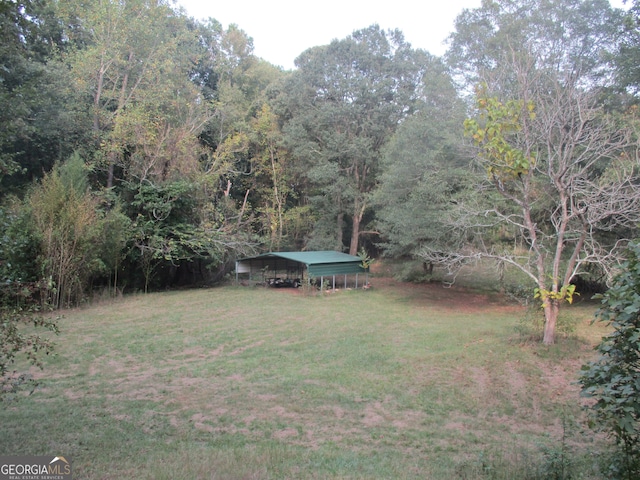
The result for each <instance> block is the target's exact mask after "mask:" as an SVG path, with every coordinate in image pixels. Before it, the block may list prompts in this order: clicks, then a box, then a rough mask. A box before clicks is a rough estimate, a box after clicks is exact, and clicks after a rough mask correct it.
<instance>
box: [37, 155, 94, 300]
mask: <svg viewBox="0 0 640 480" xmlns="http://www.w3.org/2000/svg"><path fill="white" fill-rule="evenodd" d="M86 176H87V172H86V170H85V167H84V162H83V161H82V159H81V158H80V157H79V156H76V155H74V156H72V157H71V159H70V160H69V161H68V162H66V163H64V164H61V165H57V166H56V168H55V169H54V170H53V171H52V172H51V173H49V174H47V175H46V176H45V177H44V178H43V180H42V182H41V183H40V184H39V185H36V186H35V187H34V188H33V189H32V191H31V192H30V195H29V197H28V199H27V208H28V209H29V214H30V217H31V222H32V225H31V228H32V231H33V232H34V234H35V235H36V238H37V240H38V242H39V251H40V256H39V257H38V262H39V266H40V269H41V273H40V275H41V278H44V279H46V280H47V282H49V284H50V285H51V288H50V289H49V292H48V296H49V298H48V303H50V304H51V305H52V306H53V307H54V308H58V307H61V306H64V305H72V304H76V303H78V302H79V301H80V300H81V299H82V297H83V294H84V292H85V289H86V287H87V284H88V280H89V279H90V278H91V276H92V275H93V274H94V273H96V272H97V271H99V270H100V267H101V264H100V262H99V261H98V259H99V257H100V245H101V238H102V236H103V230H102V227H103V225H102V217H101V215H100V214H99V212H98V209H97V207H98V201H97V198H96V197H95V196H94V195H92V194H91V192H90V191H89V190H87V184H88V182H87V180H86Z"/></svg>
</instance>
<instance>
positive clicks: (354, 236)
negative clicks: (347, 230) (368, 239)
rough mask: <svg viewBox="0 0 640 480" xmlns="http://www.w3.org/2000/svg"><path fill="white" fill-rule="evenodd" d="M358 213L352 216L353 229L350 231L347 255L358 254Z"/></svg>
mask: <svg viewBox="0 0 640 480" xmlns="http://www.w3.org/2000/svg"><path fill="white" fill-rule="evenodd" d="M360 220H361V218H360V215H354V216H353V231H352V232H351V244H350V245H349V255H357V254H358V243H359V237H360Z"/></svg>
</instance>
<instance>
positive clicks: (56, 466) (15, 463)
mask: <svg viewBox="0 0 640 480" xmlns="http://www.w3.org/2000/svg"><path fill="white" fill-rule="evenodd" d="M0 480H72V469H71V462H70V461H69V460H67V459H66V458H64V457H61V456H57V457H46V456H32V455H31V456H29V455H26V456H15V457H9V456H0Z"/></svg>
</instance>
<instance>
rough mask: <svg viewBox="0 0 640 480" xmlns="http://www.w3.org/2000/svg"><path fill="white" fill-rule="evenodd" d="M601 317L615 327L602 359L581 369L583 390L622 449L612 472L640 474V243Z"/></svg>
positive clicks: (604, 300) (596, 419)
mask: <svg viewBox="0 0 640 480" xmlns="http://www.w3.org/2000/svg"><path fill="white" fill-rule="evenodd" d="M598 319H599V320H600V321H601V322H606V323H607V324H608V325H609V326H611V327H612V328H613V331H612V332H611V333H610V334H609V335H608V336H606V337H604V338H603V339H602V341H601V343H600V344H599V345H598V346H597V347H596V350H597V351H598V353H599V354H600V357H599V358H598V359H597V360H596V361H594V362H590V363H589V364H587V365H585V366H583V367H582V373H581V376H580V383H581V384H582V394H583V395H584V396H586V397H590V398H592V399H593V400H594V401H595V402H594V403H593V404H592V405H591V407H590V411H591V413H592V419H593V421H594V425H595V426H598V427H599V428H601V429H602V430H604V431H605V432H606V433H608V434H609V435H611V436H613V437H614V438H615V440H616V442H617V445H618V446H619V447H620V450H621V454H622V461H621V464H619V465H614V466H612V469H611V471H612V472H613V471H616V472H618V474H619V475H620V478H639V476H640V350H639V348H640V244H633V245H631V246H630V247H629V253H628V260H627V261H626V262H625V263H624V264H623V265H622V273H621V274H620V275H618V277H617V278H616V279H615V282H614V285H613V286H612V287H611V288H610V289H609V291H608V292H606V293H605V294H604V295H603V296H602V306H601V308H600V309H599V310H598V312H597V313H596V318H595V320H594V321H596V320H598Z"/></svg>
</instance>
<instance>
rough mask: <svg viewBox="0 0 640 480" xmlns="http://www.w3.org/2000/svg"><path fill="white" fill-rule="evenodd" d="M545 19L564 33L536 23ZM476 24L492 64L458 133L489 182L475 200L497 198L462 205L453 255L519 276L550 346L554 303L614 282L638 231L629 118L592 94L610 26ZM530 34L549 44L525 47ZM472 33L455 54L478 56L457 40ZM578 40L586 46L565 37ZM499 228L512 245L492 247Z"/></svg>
mask: <svg viewBox="0 0 640 480" xmlns="http://www.w3.org/2000/svg"><path fill="white" fill-rule="evenodd" d="M550 7H554V8H553V9H552V10H548V8H550ZM502 9H504V10H502ZM598 9H601V10H598ZM583 11H584V13H585V14H588V18H589V19H591V20H593V21H594V22H596V23H595V25H599V26H600V29H598V28H595V29H593V30H592V31H589V30H588V29H586V28H585V27H584V24H583V20H582V19H572V18H571V14H573V15H577V13H578V12H583ZM541 12H544V13H546V14H551V13H555V15H552V16H551V18H561V19H563V20H565V21H566V23H562V24H560V23H558V24H555V23H553V22H552V23H549V22H548V21H547V20H544V21H543V19H542V18H541V17H540V16H539V15H540V13H541ZM598 12H600V15H597V13H598ZM476 13H477V12H476ZM480 13H482V14H483V15H485V17H484V18H485V20H486V19H487V18H490V19H491V20H493V23H491V25H494V26H495V25H500V27H501V31H498V30H497V28H496V29H495V30H491V35H490V38H489V41H488V44H489V45H493V50H490V51H487V52H486V53H487V54H488V55H490V57H491V58H492V59H493V60H494V61H488V60H487V58H483V60H482V62H475V63H474V64H473V65H474V69H475V72H476V73H477V75H479V76H480V77H482V78H484V79H485V83H484V85H483V86H481V87H480V88H479V89H478V90H477V94H476V109H477V110H476V111H477V112H478V116H477V117H476V118H472V119H469V120H467V122H466V123H465V128H466V132H467V134H468V135H469V136H470V137H471V138H472V139H473V141H474V143H475V144H476V146H477V147H478V151H477V161H478V165H479V166H480V167H481V168H482V170H483V171H485V172H486V178H487V182H486V184H485V185H482V186H479V187H478V191H480V192H488V191H490V189H489V186H491V189H492V191H493V192H496V193H497V194H498V197H497V198H494V197H490V196H489V195H486V196H484V198H483V196H479V197H477V198H476V199H475V201H474V202H471V201H468V202H466V203H465V204H461V205H460V207H461V210H460V215H459V216H458V219H457V224H456V225H457V227H458V228H459V230H458V232H459V235H460V236H461V238H466V239H470V240H469V241H468V242H467V244H466V245H465V249H466V251H465V252H463V253H462V254H461V255H462V257H464V258H480V257H485V258H493V259H495V260H497V261H499V262H503V263H506V264H509V265H512V266H514V267H516V268H518V269H520V270H522V271H523V272H524V273H525V274H526V275H527V276H528V277H529V278H530V279H531V280H532V281H533V282H534V283H535V285H536V286H537V290H536V292H537V296H539V297H540V298H541V300H542V305H543V308H544V312H545V327H544V336H543V342H544V343H545V344H550V343H554V341H555V329H556V322H557V318H558V311H559V307H560V304H561V302H562V301H563V300H571V299H572V293H573V292H574V288H575V287H573V286H572V285H571V282H572V279H574V278H575V277H576V276H577V275H580V274H584V273H586V270H587V268H588V267H589V266H590V265H596V266H597V267H598V268H601V269H602V270H603V271H604V273H610V272H611V271H612V268H613V267H614V266H615V265H616V263H617V262H618V261H619V259H620V256H619V255H620V252H621V248H622V247H623V246H624V245H625V244H626V242H627V239H628V238H630V236H633V235H634V230H635V228H636V226H637V224H638V222H639V221H640V215H639V212H640V208H639V207H640V187H639V185H640V182H639V181H640V177H639V173H640V170H639V167H640V164H639V163H638V162H639V160H638V156H637V135H636V134H635V131H634V127H635V125H636V119H635V118H634V116H633V115H629V116H627V117H625V118H623V119H620V118H618V117H617V116H612V115H609V114H607V113H606V112H605V111H604V108H603V107H602V105H601V103H600V99H601V95H600V93H601V88H598V85H597V84H596V83H595V82H596V81H597V80H599V79H600V78H605V77H601V75H600V74H601V67H602V64H598V63H597V58H598V55H597V52H595V53H594V52H593V51H592V48H595V46H597V45H603V46H605V47H608V46H610V42H608V41H607V39H608V38H609V37H607V35H606V32H607V31H609V27H607V26H603V25H602V24H601V21H602V20H603V19H606V18H610V14H611V11H610V9H609V7H608V5H603V4H602V2H583V3H580V4H577V5H573V4H571V5H568V4H567V3H566V2H561V1H558V2H550V3H544V2H534V1H532V2H519V3H509V2H497V3H491V4H489V3H488V2H485V4H483V8H482V9H480ZM515 13H518V14H519V15H525V14H526V17H527V18H528V19H529V20H530V19H531V18H539V19H540V21H541V22H543V23H542V24H541V25H536V24H530V25H529V26H528V27H527V28H526V29H524V30H521V29H520V28H515V27H520V26H523V24H520V23H519V22H518V21H514V18H519V17H516V16H515ZM466 15H467V16H468V15H469V12H467V14H466ZM474 18H477V17H474ZM535 26H541V27H544V30H543V32H544V31H548V32H549V37H541V38H539V37H535V36H533V33H534V32H535V31H537V29H536V28H534V27H535ZM554 26H555V27H556V28H555V29H554V28H552V27H554ZM471 27H472V25H471V24H469V25H464V24H463V23H461V22H460V21H458V28H459V29H462V31H461V32H460V33H459V35H460V36H458V37H456V36H454V43H455V42H460V43H459V44H458V45H457V46H454V50H453V51H454V52H461V51H466V52H469V51H471V50H472V49H471V46H470V45H474V46H476V47H477V44H475V43H473V44H471V43H468V39H467V38H466V37H465V36H464V35H463V34H464V33H466V34H468V33H469V31H471V32H474V31H475V30H474V29H473V28H471ZM502 30H504V31H505V32H508V33H509V32H513V37H510V36H509V35H505V36H503V33H502ZM574 32H575V33H577V34H578V33H579V34H581V35H582V36H579V37H573V36H570V35H569V34H570V33H574ZM456 35H457V34H456ZM555 39H557V40H558V42H559V43H558V45H556V44H555V43H554V42H553V40H555ZM547 43H548V44H549V45H548V46H547ZM581 48H583V49H586V50H584V52H583V51H582V50H581ZM581 52H583V54H582V55H580V53H581ZM474 55H477V52H476V53H474ZM478 58H480V57H478ZM466 61H469V59H467V60H466ZM458 65H464V62H462V63H459V64H458ZM488 199H490V200H489V201H488V202H487V200H488ZM501 227H504V228H507V229H508V230H509V231H510V232H511V235H513V238H514V239H513V243H512V244H511V246H507V245H504V244H499V243H492V242H491V241H490V235H491V234H492V233H493V232H495V231H496V229H498V228H501ZM434 257H435V258H436V259H437V255H434ZM456 258H458V259H459V258H460V257H459V256H458V257H456Z"/></svg>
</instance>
